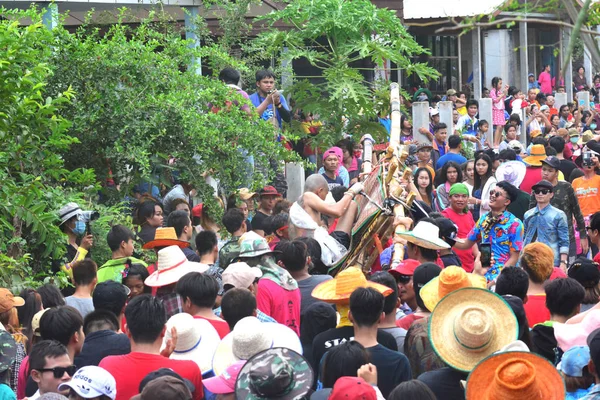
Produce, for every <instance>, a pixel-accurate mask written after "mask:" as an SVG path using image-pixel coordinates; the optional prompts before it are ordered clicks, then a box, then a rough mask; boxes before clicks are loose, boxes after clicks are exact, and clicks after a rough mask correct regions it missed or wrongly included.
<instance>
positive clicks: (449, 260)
mask: <svg viewBox="0 0 600 400" xmlns="http://www.w3.org/2000/svg"><path fill="white" fill-rule="evenodd" d="M451 251H452V250H451ZM440 258H441V259H442V262H443V263H444V268H445V267H449V266H451V265H456V266H457V267H462V263H461V262H460V258H458V256H457V255H456V253H455V252H454V251H452V253H450V254H444V255H443V256H440Z"/></svg>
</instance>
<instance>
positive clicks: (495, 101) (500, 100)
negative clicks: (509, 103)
mask: <svg viewBox="0 0 600 400" xmlns="http://www.w3.org/2000/svg"><path fill="white" fill-rule="evenodd" d="M490 98H491V99H492V107H493V108H495V109H496V110H504V97H501V96H500V93H499V92H498V90H497V89H492V90H490Z"/></svg>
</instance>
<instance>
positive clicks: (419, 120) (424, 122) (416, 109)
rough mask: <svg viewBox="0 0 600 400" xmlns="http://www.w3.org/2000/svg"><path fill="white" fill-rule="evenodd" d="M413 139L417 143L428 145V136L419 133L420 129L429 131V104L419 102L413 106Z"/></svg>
mask: <svg viewBox="0 0 600 400" xmlns="http://www.w3.org/2000/svg"><path fill="white" fill-rule="evenodd" d="M412 119H413V139H414V140H415V141H417V142H424V143H428V142H429V139H428V138H427V136H425V135H423V134H422V133H421V132H419V129H420V128H425V129H427V130H429V103H428V102H426V101H417V102H415V103H413V106H412Z"/></svg>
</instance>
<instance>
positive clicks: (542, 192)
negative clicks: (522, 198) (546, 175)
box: [533, 189, 550, 194]
mask: <svg viewBox="0 0 600 400" xmlns="http://www.w3.org/2000/svg"><path fill="white" fill-rule="evenodd" d="M533 193H535V194H548V193H550V189H535V190H534V191H533Z"/></svg>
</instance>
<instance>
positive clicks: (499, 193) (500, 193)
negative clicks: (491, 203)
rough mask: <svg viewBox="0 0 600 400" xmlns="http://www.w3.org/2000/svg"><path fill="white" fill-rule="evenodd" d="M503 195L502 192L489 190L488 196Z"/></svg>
mask: <svg viewBox="0 0 600 400" xmlns="http://www.w3.org/2000/svg"><path fill="white" fill-rule="evenodd" d="M502 196H504V195H503V194H502V192H499V191H497V190H490V197H502Z"/></svg>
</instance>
